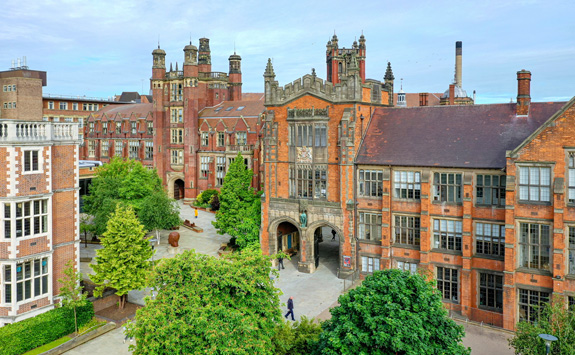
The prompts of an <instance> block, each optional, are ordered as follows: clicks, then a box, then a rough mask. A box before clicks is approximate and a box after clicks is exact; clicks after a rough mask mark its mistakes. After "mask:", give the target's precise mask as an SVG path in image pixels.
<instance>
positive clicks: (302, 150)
mask: <svg viewBox="0 0 575 355" xmlns="http://www.w3.org/2000/svg"><path fill="white" fill-rule="evenodd" d="M297 162H298V163H300V164H311V163H312V157H311V147H297Z"/></svg>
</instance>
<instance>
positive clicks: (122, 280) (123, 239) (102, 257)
mask: <svg viewBox="0 0 575 355" xmlns="http://www.w3.org/2000/svg"><path fill="white" fill-rule="evenodd" d="M145 235H146V232H145V230H144V226H143V225H141V224H140V222H139V221H138V219H137V218H136V215H135V213H134V209H133V208H132V207H131V206H127V207H126V206H122V205H118V207H116V211H115V212H114V213H113V214H112V216H111V217H110V219H109V220H108V224H107V228H106V232H105V233H104V234H103V238H102V245H103V246H104V247H103V248H102V249H98V250H97V251H96V255H97V256H96V262H97V264H92V265H90V266H91V267H92V269H93V270H94V272H95V274H94V275H91V276H90V278H91V279H92V281H94V283H96V284H97V285H99V286H98V287H96V289H95V290H94V295H95V296H96V297H98V296H101V295H102V293H103V292H104V290H105V289H106V287H112V288H114V289H116V295H118V296H120V303H119V307H120V308H124V305H125V303H126V296H127V294H128V291H130V290H133V289H138V290H140V289H142V288H144V287H145V286H146V283H147V281H148V277H149V274H150V270H151V263H150V261H148V259H150V258H151V257H152V255H153V254H154V251H153V250H152V247H151V246H150V243H149V242H148V240H147V239H146V238H145Z"/></svg>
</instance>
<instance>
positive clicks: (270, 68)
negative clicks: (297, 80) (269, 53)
mask: <svg viewBox="0 0 575 355" xmlns="http://www.w3.org/2000/svg"><path fill="white" fill-rule="evenodd" d="M275 77H276V74H275V73H274V67H273V65H272V59H271V58H268V64H267V65H266V71H265V72H264V78H272V79H273V78H275Z"/></svg>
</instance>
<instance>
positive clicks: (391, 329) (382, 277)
mask: <svg viewBox="0 0 575 355" xmlns="http://www.w3.org/2000/svg"><path fill="white" fill-rule="evenodd" d="M339 303H340V306H338V307H335V308H332V309H331V315H332V318H331V319H330V320H327V321H325V322H324V323H323V324H322V328H323V332H322V333H321V335H320V340H319V344H318V345H319V347H318V353H320V354H330V355H331V354H357V355H363V354H365V355H367V354H375V355H377V354H397V355H442V354H444V355H455V354H458V355H459V354H469V353H470V351H471V350H470V349H466V348H465V347H463V345H461V339H462V338H463V335H464V331H463V327H462V326H459V325H457V324H455V322H454V321H453V320H451V319H450V318H449V317H447V311H446V310H445V308H444V307H443V304H442V303H441V296H440V295H439V293H438V292H437V290H436V289H435V287H434V281H426V280H425V279H424V278H423V277H422V276H420V275H417V274H415V275H412V274H410V273H409V272H406V271H401V270H395V269H392V270H384V271H377V272H375V273H374V274H373V275H372V276H368V277H367V278H366V279H365V280H364V282H363V283H362V285H361V286H358V287H357V288H355V289H353V290H351V291H350V292H348V293H346V294H344V295H341V296H340V297H339Z"/></svg>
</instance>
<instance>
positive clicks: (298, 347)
mask: <svg viewBox="0 0 575 355" xmlns="http://www.w3.org/2000/svg"><path fill="white" fill-rule="evenodd" d="M320 333H321V324H320V323H318V322H315V321H314V319H313V318H311V319H310V318H307V317H306V316H302V317H301V321H296V322H288V321H282V322H280V323H279V324H277V325H276V334H275V336H274V337H273V339H272V340H273V345H274V354H276V355H288V354H289V355H308V354H311V353H313V350H314V349H315V345H316V342H317V340H318V339H319V335H320Z"/></svg>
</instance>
